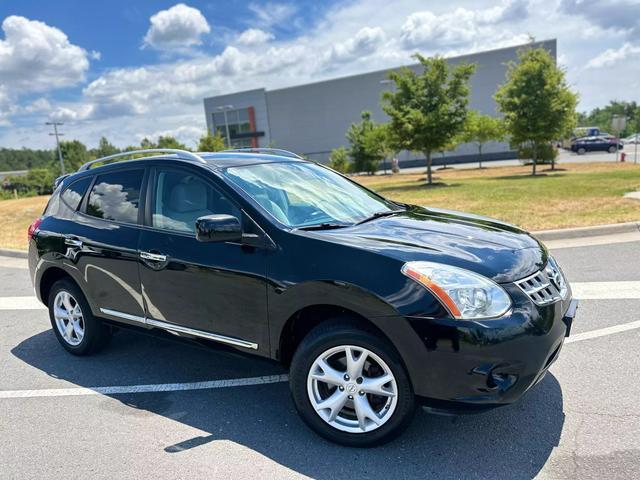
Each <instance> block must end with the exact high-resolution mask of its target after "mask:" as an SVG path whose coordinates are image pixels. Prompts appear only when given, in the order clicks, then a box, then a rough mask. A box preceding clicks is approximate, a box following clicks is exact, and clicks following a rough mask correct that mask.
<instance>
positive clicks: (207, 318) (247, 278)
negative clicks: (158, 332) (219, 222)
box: [139, 167, 269, 353]
mask: <svg viewBox="0 0 640 480" xmlns="http://www.w3.org/2000/svg"><path fill="white" fill-rule="evenodd" d="M150 178H151V183H150V187H149V188H150V191H149V196H148V197H147V198H149V205H148V214H147V216H146V223H147V226H146V227H145V228H144V229H143V231H142V233H141V235H140V243H139V254H140V257H141V266H140V281H141V284H142V293H143V297H144V300H145V306H146V309H147V316H148V321H149V322H151V323H152V324H154V322H155V324H156V326H160V327H166V326H167V324H170V325H172V326H176V327H178V328H175V329H174V331H177V332H183V333H194V332H195V333H198V334H199V335H200V336H205V338H207V337H206V335H204V334H212V335H211V336H209V337H208V338H211V339H213V340H218V341H222V342H223V343H231V344H233V345H238V346H242V347H247V348H254V349H257V350H258V351H259V352H265V353H267V352H268V351H269V345H268V329H267V297H266V283H265V273H266V259H265V255H266V252H265V251H264V250H262V249H258V248H252V247H247V246H243V245H240V244H237V243H227V242H221V243H203V242H199V241H198V240H196V237H195V222H196V219H197V218H199V217H201V216H204V215H211V214H228V215H234V216H236V217H238V218H239V219H240V220H241V222H242V221H243V219H242V217H243V215H244V214H243V212H242V211H241V210H240V208H239V207H238V206H237V205H236V204H235V203H234V202H233V201H231V200H230V199H229V198H228V197H227V196H226V195H224V194H223V193H222V192H221V191H220V190H219V189H218V188H217V187H216V186H215V185H214V184H213V183H212V181H210V180H209V179H206V178H204V177H203V176H201V175H200V174H199V173H197V172H196V171H194V170H192V169H190V168H187V167H176V168H164V167H158V168H156V169H154V171H153V173H152V175H151V176H150ZM179 327H186V330H185V329H182V330H180V329H179Z"/></svg>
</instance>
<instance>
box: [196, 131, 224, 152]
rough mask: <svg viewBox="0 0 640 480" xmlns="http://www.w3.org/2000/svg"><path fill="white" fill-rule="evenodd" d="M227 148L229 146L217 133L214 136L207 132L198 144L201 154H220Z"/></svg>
mask: <svg viewBox="0 0 640 480" xmlns="http://www.w3.org/2000/svg"><path fill="white" fill-rule="evenodd" d="M226 148H227V144H226V143H225V141H224V138H222V135H220V133H219V132H216V134H215V135H212V134H211V132H207V133H206V134H204V135H203V136H201V137H200V142H198V151H199V152H220V151H222V150H226Z"/></svg>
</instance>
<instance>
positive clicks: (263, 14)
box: [249, 2, 297, 28]
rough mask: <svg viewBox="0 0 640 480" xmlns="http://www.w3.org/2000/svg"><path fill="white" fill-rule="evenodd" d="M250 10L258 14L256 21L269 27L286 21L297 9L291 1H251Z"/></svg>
mask: <svg viewBox="0 0 640 480" xmlns="http://www.w3.org/2000/svg"><path fill="white" fill-rule="evenodd" d="M249 10H251V11H252V12H253V13H254V14H255V15H256V23H257V24H258V25H260V26H262V27H264V28H269V27H272V26H274V25H277V24H279V23H283V22H286V21H287V20H289V19H290V18H291V17H293V16H294V15H295V13H296V11H297V8H296V6H295V5H293V4H290V3H273V2H263V3H251V4H249Z"/></svg>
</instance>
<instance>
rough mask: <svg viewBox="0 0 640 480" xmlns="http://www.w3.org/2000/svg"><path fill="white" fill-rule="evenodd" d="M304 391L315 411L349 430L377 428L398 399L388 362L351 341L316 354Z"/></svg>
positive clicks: (387, 416)
mask: <svg viewBox="0 0 640 480" xmlns="http://www.w3.org/2000/svg"><path fill="white" fill-rule="evenodd" d="M307 393H308V395H309V400H310V402H311V406H312V407H313V409H314V410H315V411H316V413H317V414H318V415H319V416H320V418H322V419H323V420H324V421H325V422H327V423H328V424H329V425H331V426H332V427H334V428H336V429H338V430H341V431H343V432H349V433H366V432H371V431H373V430H376V429H378V428H380V427H381V426H382V425H384V424H385V423H386V422H387V421H388V420H389V419H390V418H391V417H392V416H393V412H394V411H395V409H396V405H397V403H398V387H397V384H396V379H395V377H394V375H393V372H392V371H391V369H390V368H389V366H388V365H387V364H386V363H385V362H384V360H382V358H380V357H379V356H378V355H376V354H375V353H373V352H372V351H370V350H368V349H366V348H363V347H358V346H355V345H341V346H338V347H333V348H330V349H329V350H327V351H325V352H324V353H322V354H321V355H319V356H318V357H317V358H316V359H315V361H314V362H313V364H312V365H311V368H310V370H309V374H308V376H307Z"/></svg>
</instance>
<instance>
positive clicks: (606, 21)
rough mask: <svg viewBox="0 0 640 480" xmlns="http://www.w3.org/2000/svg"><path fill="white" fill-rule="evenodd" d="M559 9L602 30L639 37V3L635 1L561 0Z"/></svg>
mask: <svg viewBox="0 0 640 480" xmlns="http://www.w3.org/2000/svg"><path fill="white" fill-rule="evenodd" d="M560 9H561V11H562V12H564V13H566V14H567V15H580V16H582V17H584V18H585V19H586V20H588V21H590V22H593V23H595V24H596V25H598V26H600V27H602V28H604V29H613V30H618V31H620V30H623V31H625V33H627V34H629V35H632V36H636V37H637V36H638V35H640V2H638V1H637V0H609V1H606V2H603V1H601V0H562V1H561V2H560Z"/></svg>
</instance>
